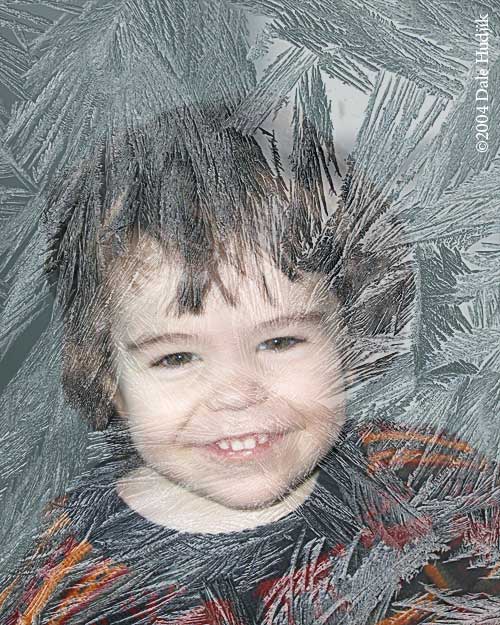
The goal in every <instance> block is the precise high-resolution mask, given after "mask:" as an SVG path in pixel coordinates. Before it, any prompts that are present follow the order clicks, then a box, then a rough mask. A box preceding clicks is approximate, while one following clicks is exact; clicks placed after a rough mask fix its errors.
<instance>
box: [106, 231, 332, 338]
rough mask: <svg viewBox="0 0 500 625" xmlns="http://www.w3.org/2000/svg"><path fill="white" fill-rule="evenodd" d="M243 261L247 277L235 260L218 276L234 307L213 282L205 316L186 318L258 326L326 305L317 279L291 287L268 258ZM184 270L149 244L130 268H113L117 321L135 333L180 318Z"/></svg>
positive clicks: (302, 278)
mask: <svg viewBox="0 0 500 625" xmlns="http://www.w3.org/2000/svg"><path fill="white" fill-rule="evenodd" d="M242 261H243V262H242V270H243V273H242V271H241V270H240V269H239V268H238V267H237V266H236V264H235V263H233V262H231V260H221V261H220V262H219V263H218V264H217V274H218V276H219V277H220V281H221V283H222V286H223V288H224V289H225V290H226V291H228V292H229V294H230V295H231V296H232V297H233V298H234V306H232V305H231V304H230V303H229V302H228V301H227V300H226V298H225V297H224V296H223V294H222V292H221V289H220V288H219V286H218V285H217V283H216V282H215V281H212V282H211V286H210V290H209V291H208V292H207V293H206V295H205V298H204V302H203V307H202V312H201V313H200V314H199V315H183V317H184V318H185V319H187V318H192V319H196V320H197V322H198V324H199V323H200V322H203V320H204V321H206V323H209V324H210V323H212V322H215V320H216V319H220V318H221V317H225V318H226V319H227V318H228V317H234V318H235V319H237V318H238V317H242V316H244V318H245V319H246V320H250V321H251V320H255V321H256V322H258V321H260V320H263V319H264V318H265V317H266V316H268V315H269V314H271V313H273V314H274V315H276V314H278V315H279V314H289V313H290V312H298V313H300V312H304V311H307V310H310V309H311V308H312V307H313V306H315V307H321V305H322V304H323V303H324V300H325V297H324V292H323V289H322V284H321V277H320V276H319V275H318V274H312V273H303V274H300V275H299V279H298V280H297V281H293V282H292V281H291V280H289V279H288V278H287V276H285V274H284V273H283V272H282V271H281V270H280V269H279V268H278V267H277V266H276V265H275V264H274V262H273V261H272V260H271V259H270V258H269V257H268V256H266V255H265V254H250V253H248V254H246V255H243V256H242ZM186 270H188V271H189V269H187V268H186V265H185V263H184V262H182V261H181V260H180V258H179V257H178V256H176V255H175V254H169V255H168V256H167V255H166V254H165V252H163V251H162V250H161V249H160V247H159V245H158V244H157V243H155V242H154V241H152V240H150V241H147V243H146V244H145V245H143V246H141V248H140V249H137V250H136V253H135V254H134V255H133V258H131V259H129V260H128V262H127V266H123V265H121V266H117V267H115V271H114V273H115V275H116V276H117V280H116V281H114V289H113V290H114V291H115V299H116V296H118V297H117V304H118V305H117V307H116V313H115V320H116V322H118V323H119V325H120V326H121V328H122V329H125V328H127V329H128V330H131V331H133V330H134V328H135V327H144V325H145V324H146V325H147V324H155V323H156V322H157V321H158V320H164V319H168V318H171V319H174V318H175V319H179V318H178V317H177V314H176V302H177V296H178V285H179V284H180V283H181V282H183V281H184V282H185V277H186V276H185V272H186ZM180 319H182V317H181V318H180ZM127 334H128V332H127Z"/></svg>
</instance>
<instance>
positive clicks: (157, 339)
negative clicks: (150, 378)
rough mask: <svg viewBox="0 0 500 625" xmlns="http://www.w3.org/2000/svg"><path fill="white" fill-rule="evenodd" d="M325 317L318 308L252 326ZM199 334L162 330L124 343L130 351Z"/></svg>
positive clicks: (317, 320) (313, 321)
mask: <svg viewBox="0 0 500 625" xmlns="http://www.w3.org/2000/svg"><path fill="white" fill-rule="evenodd" d="M324 318H325V313H324V312H321V311H319V310H311V311H308V312H301V313H297V314H293V315H284V316H281V317H274V318H273V319H268V320H267V321H261V322H260V323H258V324H257V325H255V326H254V327H253V330H266V329H270V328H278V327H282V326H284V325H287V324H290V323H297V322H298V323H309V324H319V323H321V322H322V321H323V320H324ZM200 339H202V337H201V336H200V335H199V334H186V333H185V332H162V333H161V334H157V335H151V336H140V337H139V338H138V339H136V340H134V341H130V342H129V343H127V344H126V349H127V350H128V351H130V352H136V351H140V350H143V349H144V348H147V347H151V346H152V345H157V344H159V343H179V342H182V341H187V340H200Z"/></svg>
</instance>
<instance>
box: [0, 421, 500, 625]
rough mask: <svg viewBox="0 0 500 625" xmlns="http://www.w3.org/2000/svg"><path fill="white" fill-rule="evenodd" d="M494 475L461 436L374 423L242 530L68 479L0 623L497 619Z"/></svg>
mask: <svg viewBox="0 0 500 625" xmlns="http://www.w3.org/2000/svg"><path fill="white" fill-rule="evenodd" d="M96 484H99V485H98V486H97V485H96ZM498 484H499V481H498V478H497V467H496V465H494V464H493V463H492V462H491V461H490V460H488V459H487V458H485V457H482V456H481V455H480V454H478V453H477V452H476V451H475V450H474V449H473V448H472V447H471V446H469V445H468V444H467V443H466V442H464V441H460V440H457V439H455V438H453V437H451V436H447V435H446V434H444V433H438V432H435V431H433V430H431V429H429V428H426V429H425V428H422V429H419V430H415V429H413V430H409V429H406V428H404V427H402V426H396V425H394V424H391V423H387V422H378V423H370V424H368V425H355V424H353V423H351V422H349V423H347V424H346V426H345V427H344V429H343V431H342V433H341V436H340V438H339V440H338V442H337V443H336V445H335V446H334V447H333V448H332V450H331V451H330V453H329V454H328V455H327V457H326V458H325V459H323V461H322V462H321V463H320V478H319V480H318V483H317V485H316V487H315V489H314V491H313V493H312V494H311V495H310V496H309V497H308V499H306V501H305V502H304V503H303V504H302V505H301V506H300V507H299V508H297V509H296V510H293V511H291V512H290V513H289V514H288V515H286V516H285V517H283V518H282V519H279V520H278V521H275V522H273V523H270V524H268V525H262V526H259V527H257V528H253V529H248V530H244V531H241V532H228V533H220V534H195V533H185V532H178V531H175V530H172V529H169V528H166V527H163V526H159V525H156V524H154V523H153V522H151V521H149V520H147V519H145V518H144V517H142V516H141V515H139V514H138V513H137V512H135V511H133V510H132V509H131V508H129V507H128V506H127V505H126V504H125V503H124V502H123V501H122V500H121V499H120V497H119V496H118V495H117V493H116V490H115V488H114V486H113V484H112V483H109V484H107V485H105V484H104V485H103V484H101V483H99V482H96V481H95V480H94V483H93V484H87V485H85V484H83V483H82V484H81V485H79V487H78V488H76V489H74V490H72V491H71V492H68V493H67V494H66V495H65V496H63V497H61V498H60V499H59V500H57V501H55V502H54V505H52V506H51V509H50V510H49V511H48V512H47V518H46V524H47V527H46V529H45V531H44V533H43V534H41V538H40V541H39V542H38V544H37V545H36V547H35V548H34V549H33V550H31V552H30V554H29V556H27V557H26V558H25V559H24V562H23V566H22V567H20V569H19V572H18V573H17V574H16V575H13V576H12V577H11V578H9V579H6V580H5V583H4V587H3V589H1V590H0V623H2V625H32V624H33V625H35V624H40V625H76V624H78V625H83V624H85V625H91V624H92V625H97V624H99V625H112V624H117V623H120V624H123V625H125V624H128V623H130V624H132V623H133V624H135V625H143V624H156V625H160V624H164V625H271V624H273V625H281V624H283V625H284V624H286V625H293V624H295V625H309V624H313V623H314V624H315V625H316V624H318V623H325V624H327V625H328V624H337V623H338V624H341V623H342V624H343V625H344V624H346V625H365V624H366V625H375V624H378V625H417V624H422V623H462V624H463V623H485V624H486V623H488V625H491V624H493V623H498V624H500V599H499V597H500V575H499V573H498V569H500V565H497V563H500V539H499V534H500V505H499V494H498Z"/></svg>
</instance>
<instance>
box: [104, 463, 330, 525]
mask: <svg viewBox="0 0 500 625" xmlns="http://www.w3.org/2000/svg"><path fill="white" fill-rule="evenodd" d="M318 475H319V470H316V471H314V472H313V473H312V474H311V475H310V476H309V477H308V478H307V479H306V480H304V481H303V482H302V483H301V484H300V485H299V486H298V487H297V488H295V489H294V490H292V491H291V492H289V493H287V494H286V495H285V496H284V497H282V498H280V499H279V500H278V501H276V502H274V503H273V504H271V505H270V506H267V507H265V508H260V509H250V510H248V509H234V508H228V507H226V506H225V505H223V504H221V503H219V502H217V501H214V500H212V499H208V498H207V497H204V496H203V495H199V494H197V493H195V492H193V491H190V490H188V489H186V488H184V487H183V486H181V485H179V484H176V483H174V482H171V481H170V480H168V478H166V477H165V476H163V475H160V474H159V473H157V472H156V471H154V470H153V469H151V468H149V467H140V468H139V469H136V470H134V471H133V472H132V473H130V474H128V475H127V476H125V477H124V478H121V479H120V480H119V481H118V482H117V485H116V490H117V492H118V495H119V496H120V497H121V498H122V499H123V501H125V503H126V504H127V505H128V506H129V507H130V508H132V509H133V510H135V511H136V512H138V513H139V514H140V515H142V516H143V517H145V518H146V519H148V520H149V521H152V522H153V523H155V524H157V525H162V526H164V527H168V528H171V529H175V530H178V531H182V532H192V533H193V532H196V533H206V534H215V533H219V532H237V531H241V530H244V529H251V528H254V527H257V526H260V525H266V524H268V523H272V522H273V521H277V520H278V519H281V518H282V517H284V516H286V515H287V514H289V513H290V512H291V511H292V510H295V509H296V508H298V507H299V506H300V505H301V504H302V503H303V502H304V501H305V500H306V499H307V497H308V496H309V495H310V494H311V492H312V491H313V489H314V486H315V484H316V481H317V479H318Z"/></svg>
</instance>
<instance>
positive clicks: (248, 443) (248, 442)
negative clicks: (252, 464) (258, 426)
mask: <svg viewBox="0 0 500 625" xmlns="http://www.w3.org/2000/svg"><path fill="white" fill-rule="evenodd" d="M256 444H257V441H256V440H255V437H253V436H249V437H248V438H245V440H244V441H243V447H244V448H245V449H253V448H254V447H255V445H256Z"/></svg>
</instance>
